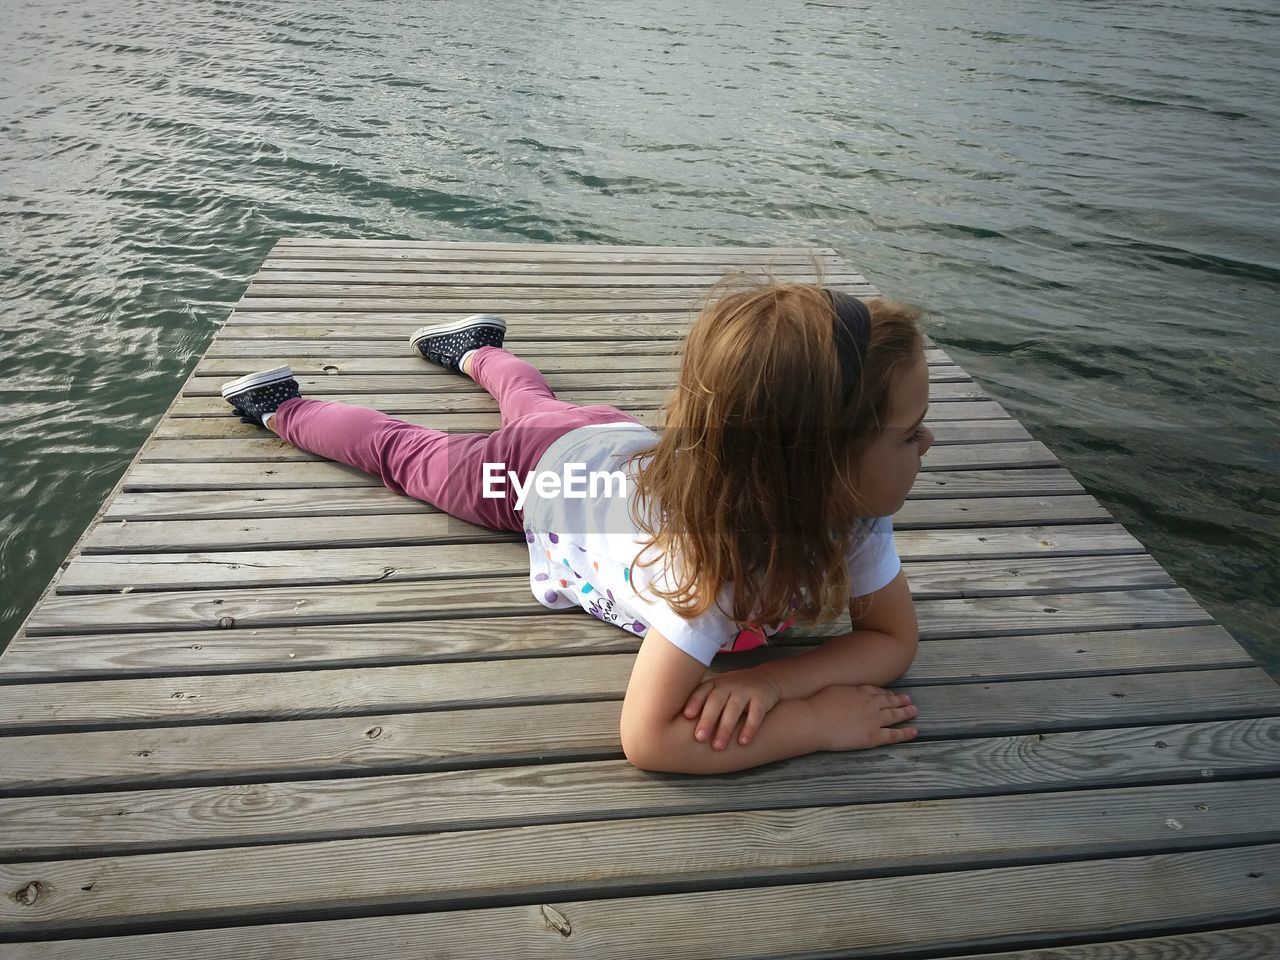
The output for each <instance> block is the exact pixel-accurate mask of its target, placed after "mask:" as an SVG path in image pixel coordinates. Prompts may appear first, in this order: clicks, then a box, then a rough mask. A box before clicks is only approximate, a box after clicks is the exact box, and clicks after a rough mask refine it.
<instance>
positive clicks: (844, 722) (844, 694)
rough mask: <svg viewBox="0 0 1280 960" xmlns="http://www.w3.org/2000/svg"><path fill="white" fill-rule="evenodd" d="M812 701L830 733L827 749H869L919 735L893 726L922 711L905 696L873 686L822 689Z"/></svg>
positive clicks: (842, 686)
mask: <svg viewBox="0 0 1280 960" xmlns="http://www.w3.org/2000/svg"><path fill="white" fill-rule="evenodd" d="M809 699H810V701H811V702H812V703H813V704H814V705H815V706H816V707H817V708H818V711H819V716H820V718H821V723H822V726H823V729H825V730H827V731H828V735H829V738H830V739H829V741H828V744H827V749H828V750H866V749H868V748H870V747H880V746H884V745H885V744H888V743H902V742H903V741H904V740H910V739H912V738H913V737H914V736H915V735H916V729H915V728H914V727H905V728H903V727H895V726H893V724H895V723H901V722H902V721H903V720H910V719H911V718H912V717H914V716H915V715H916V714H917V713H919V710H917V709H916V707H915V705H914V704H912V702H911V698H910V697H909V696H907V695H906V694H904V693H894V692H893V691H891V690H885V689H883V688H882V687H876V686H872V685H871V684H860V685H857V686H845V685H833V686H830V687H823V688H822V689H821V690H819V691H818V692H817V693H815V694H814V695H813V696H812V697H810V698H809Z"/></svg>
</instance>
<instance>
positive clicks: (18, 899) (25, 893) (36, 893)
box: [9, 880, 45, 907]
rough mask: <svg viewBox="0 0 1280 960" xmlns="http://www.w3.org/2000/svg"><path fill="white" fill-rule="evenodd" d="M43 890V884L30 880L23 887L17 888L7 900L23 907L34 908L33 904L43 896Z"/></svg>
mask: <svg viewBox="0 0 1280 960" xmlns="http://www.w3.org/2000/svg"><path fill="white" fill-rule="evenodd" d="M44 889H45V888H44V884H43V883H41V882H40V881H39V880H32V881H31V882H30V883H28V884H27V885H26V886H25V887H19V888H18V889H17V890H15V891H13V893H11V894H9V899H11V900H13V901H14V902H15V903H19V904H21V905H22V906H24V907H30V906H34V905H35V902H36V901H37V900H39V899H40V898H41V897H42V896H44Z"/></svg>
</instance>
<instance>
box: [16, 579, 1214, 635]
mask: <svg viewBox="0 0 1280 960" xmlns="http://www.w3.org/2000/svg"><path fill="white" fill-rule="evenodd" d="M1093 589H1095V590H1096V589H1098V588H1096V587H1095V588H1093ZM917 592H918V593H919V594H923V592H924V591H923V589H920V588H917ZM474 603H475V601H473V600H471V599H470V595H469V594H466V593H464V592H463V591H460V590H459V584H458V582H457V581H452V580H447V581H436V580H424V581H412V582H409V583H397V582H395V581H391V580H383V581H381V582H378V583H365V584H361V585H357V586H345V585H344V586H298V587H278V588H273V589H244V588H239V589H237V588H230V587H228V588H225V589H218V590H183V591H173V592H164V593H148V592H138V593H121V594H75V595H71V596H62V595H57V594H55V595H53V596H50V597H48V598H46V600H45V601H44V602H43V603H42V604H41V605H40V607H39V608H38V609H37V610H36V611H35V612H33V614H32V616H31V618H30V619H29V621H28V623H27V627H26V632H27V633H28V634H29V635H31V636H36V635H40V634H59V633H110V632H121V631H129V630H165V629H187V630H207V629H214V628H216V629H231V628H233V627H235V628H241V629H252V628H258V627H269V626H284V625H303V624H320V623H374V622H384V621H400V620H419V619H423V620H428V619H430V620H440V619H453V618H457V617H468V616H529V617H556V618H563V617H566V616H570V617H574V616H581V615H583V614H582V613H581V611H577V610H569V611H560V612H555V611H552V610H550V609H548V608H546V607H543V606H542V605H541V604H539V603H537V602H536V601H535V600H534V598H533V596H532V595H531V593H530V591H529V583H528V578H527V577H493V578H490V580H489V581H488V583H487V586H486V593H485V598H484V604H483V605H482V606H475V605H474ZM915 605H916V612H917V616H918V618H919V620H920V630H921V636H922V637H924V638H929V637H931V636H933V635H934V634H935V632H939V631H940V632H943V633H954V634H956V635H960V634H959V631H960V630H961V629H964V630H965V633H964V634H963V635H966V636H982V635H984V634H988V633H990V634H997V633H1004V634H1019V633H1052V632H1059V631H1063V630H1086V629H1108V628H1137V627H1145V626H1181V625H1190V624H1198V623H1206V622H1209V619H1210V618H1209V616H1208V614H1206V613H1205V612H1204V611H1203V610H1202V609H1201V608H1200V607H1199V606H1198V605H1197V604H1195V602H1194V601H1192V600H1191V599H1190V597H1189V596H1187V595H1186V594H1185V592H1183V591H1181V590H1171V589H1161V588H1153V587H1147V588H1145V589H1141V590H1135V591H1126V590H1109V591H1106V592H1088V593H1083V594H1081V593H1049V594H1033V595H1027V596H1001V595H996V596H983V597H967V598H963V599H959V598H958V599H948V598H940V599H926V598H918V599H917V600H916V604H915Z"/></svg>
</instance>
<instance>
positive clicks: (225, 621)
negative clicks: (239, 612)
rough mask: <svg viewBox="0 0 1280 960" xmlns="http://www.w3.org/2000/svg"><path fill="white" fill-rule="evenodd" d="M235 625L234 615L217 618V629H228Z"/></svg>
mask: <svg viewBox="0 0 1280 960" xmlns="http://www.w3.org/2000/svg"><path fill="white" fill-rule="evenodd" d="M235 625H236V618H235V617H219V618H218V629H219V630H230V629H231V628H232V627H234V626H235Z"/></svg>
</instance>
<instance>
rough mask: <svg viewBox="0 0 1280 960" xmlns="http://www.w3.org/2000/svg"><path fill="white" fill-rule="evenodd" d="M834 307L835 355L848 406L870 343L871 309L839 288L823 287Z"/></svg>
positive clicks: (843, 394) (842, 392)
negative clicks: (825, 288) (826, 288)
mask: <svg viewBox="0 0 1280 960" xmlns="http://www.w3.org/2000/svg"><path fill="white" fill-rule="evenodd" d="M826 293H827V296H828V297H830V298H831V306H832V307H834V308H835V311H836V323H835V342H836V358H837V360H838V362H839V364H840V384H841V396H843V397H844V402H845V405H846V406H847V405H848V404H849V403H850V402H852V400H853V393H854V389H855V388H856V387H857V386H858V381H859V380H861V379H862V364H863V363H864V361H865V360H866V358H867V346H868V345H869V344H870V343H871V311H870V310H868V309H867V305H866V304H865V303H863V302H862V301H861V300H859V299H858V298H857V297H851V296H849V295H848V294H847V293H840V292H839V291H838V290H828V291H826Z"/></svg>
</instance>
